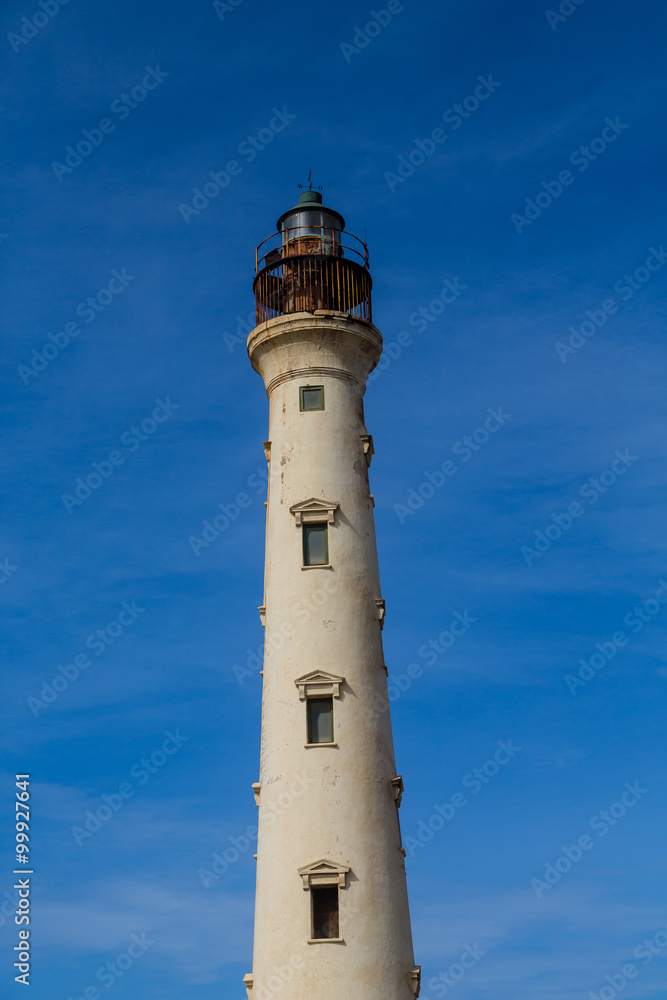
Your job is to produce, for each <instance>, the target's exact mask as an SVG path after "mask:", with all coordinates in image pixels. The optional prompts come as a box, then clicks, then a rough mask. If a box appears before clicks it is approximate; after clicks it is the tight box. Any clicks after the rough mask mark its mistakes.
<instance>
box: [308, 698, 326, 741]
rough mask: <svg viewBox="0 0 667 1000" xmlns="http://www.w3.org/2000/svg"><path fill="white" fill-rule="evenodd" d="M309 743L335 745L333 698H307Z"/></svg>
mask: <svg viewBox="0 0 667 1000" xmlns="http://www.w3.org/2000/svg"><path fill="white" fill-rule="evenodd" d="M306 705H307V710H308V742H309V743H333V698H332V697H331V698H307V699H306Z"/></svg>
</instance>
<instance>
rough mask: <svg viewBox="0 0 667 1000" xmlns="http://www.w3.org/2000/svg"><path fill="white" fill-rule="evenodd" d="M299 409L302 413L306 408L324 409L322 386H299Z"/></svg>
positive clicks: (306, 410)
mask: <svg viewBox="0 0 667 1000" xmlns="http://www.w3.org/2000/svg"><path fill="white" fill-rule="evenodd" d="M299 409H300V410H301V412H302V413H306V412H308V410H323V409H324V386H323V385H302V386H301V387H300V388H299Z"/></svg>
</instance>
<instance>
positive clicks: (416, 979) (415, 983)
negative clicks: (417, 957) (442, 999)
mask: <svg viewBox="0 0 667 1000" xmlns="http://www.w3.org/2000/svg"><path fill="white" fill-rule="evenodd" d="M421 982H422V967H421V965H415V967H414V969H411V970H410V989H411V990H412V992H413V993H414V995H415V997H418V996H419V990H420V988H421Z"/></svg>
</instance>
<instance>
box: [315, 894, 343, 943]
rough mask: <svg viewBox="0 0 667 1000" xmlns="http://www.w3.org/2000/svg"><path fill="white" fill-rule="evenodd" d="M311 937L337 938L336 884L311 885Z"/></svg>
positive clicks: (320, 938)
mask: <svg viewBox="0 0 667 1000" xmlns="http://www.w3.org/2000/svg"><path fill="white" fill-rule="evenodd" d="M310 897H311V901H312V902H311V907H312V919H313V939H314V940H322V938H337V937H338V934H339V920H338V886H336V885H331V886H329V885H327V886H318V887H317V888H316V887H313V888H312V889H311V890H310Z"/></svg>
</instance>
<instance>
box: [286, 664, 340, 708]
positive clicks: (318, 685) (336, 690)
mask: <svg viewBox="0 0 667 1000" xmlns="http://www.w3.org/2000/svg"><path fill="white" fill-rule="evenodd" d="M294 683H295V684H296V686H297V687H298V689H299V698H300V699H301V701H303V700H304V699H305V698H314V697H317V696H318V695H320V696H322V695H332V696H333V697H334V698H339V697H340V686H341V684H344V683H345V678H344V677H338V676H336V674H328V673H326V671H324V670H311V671H310V673H307V674H304V675H303V677H297V678H296V680H295V681H294Z"/></svg>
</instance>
